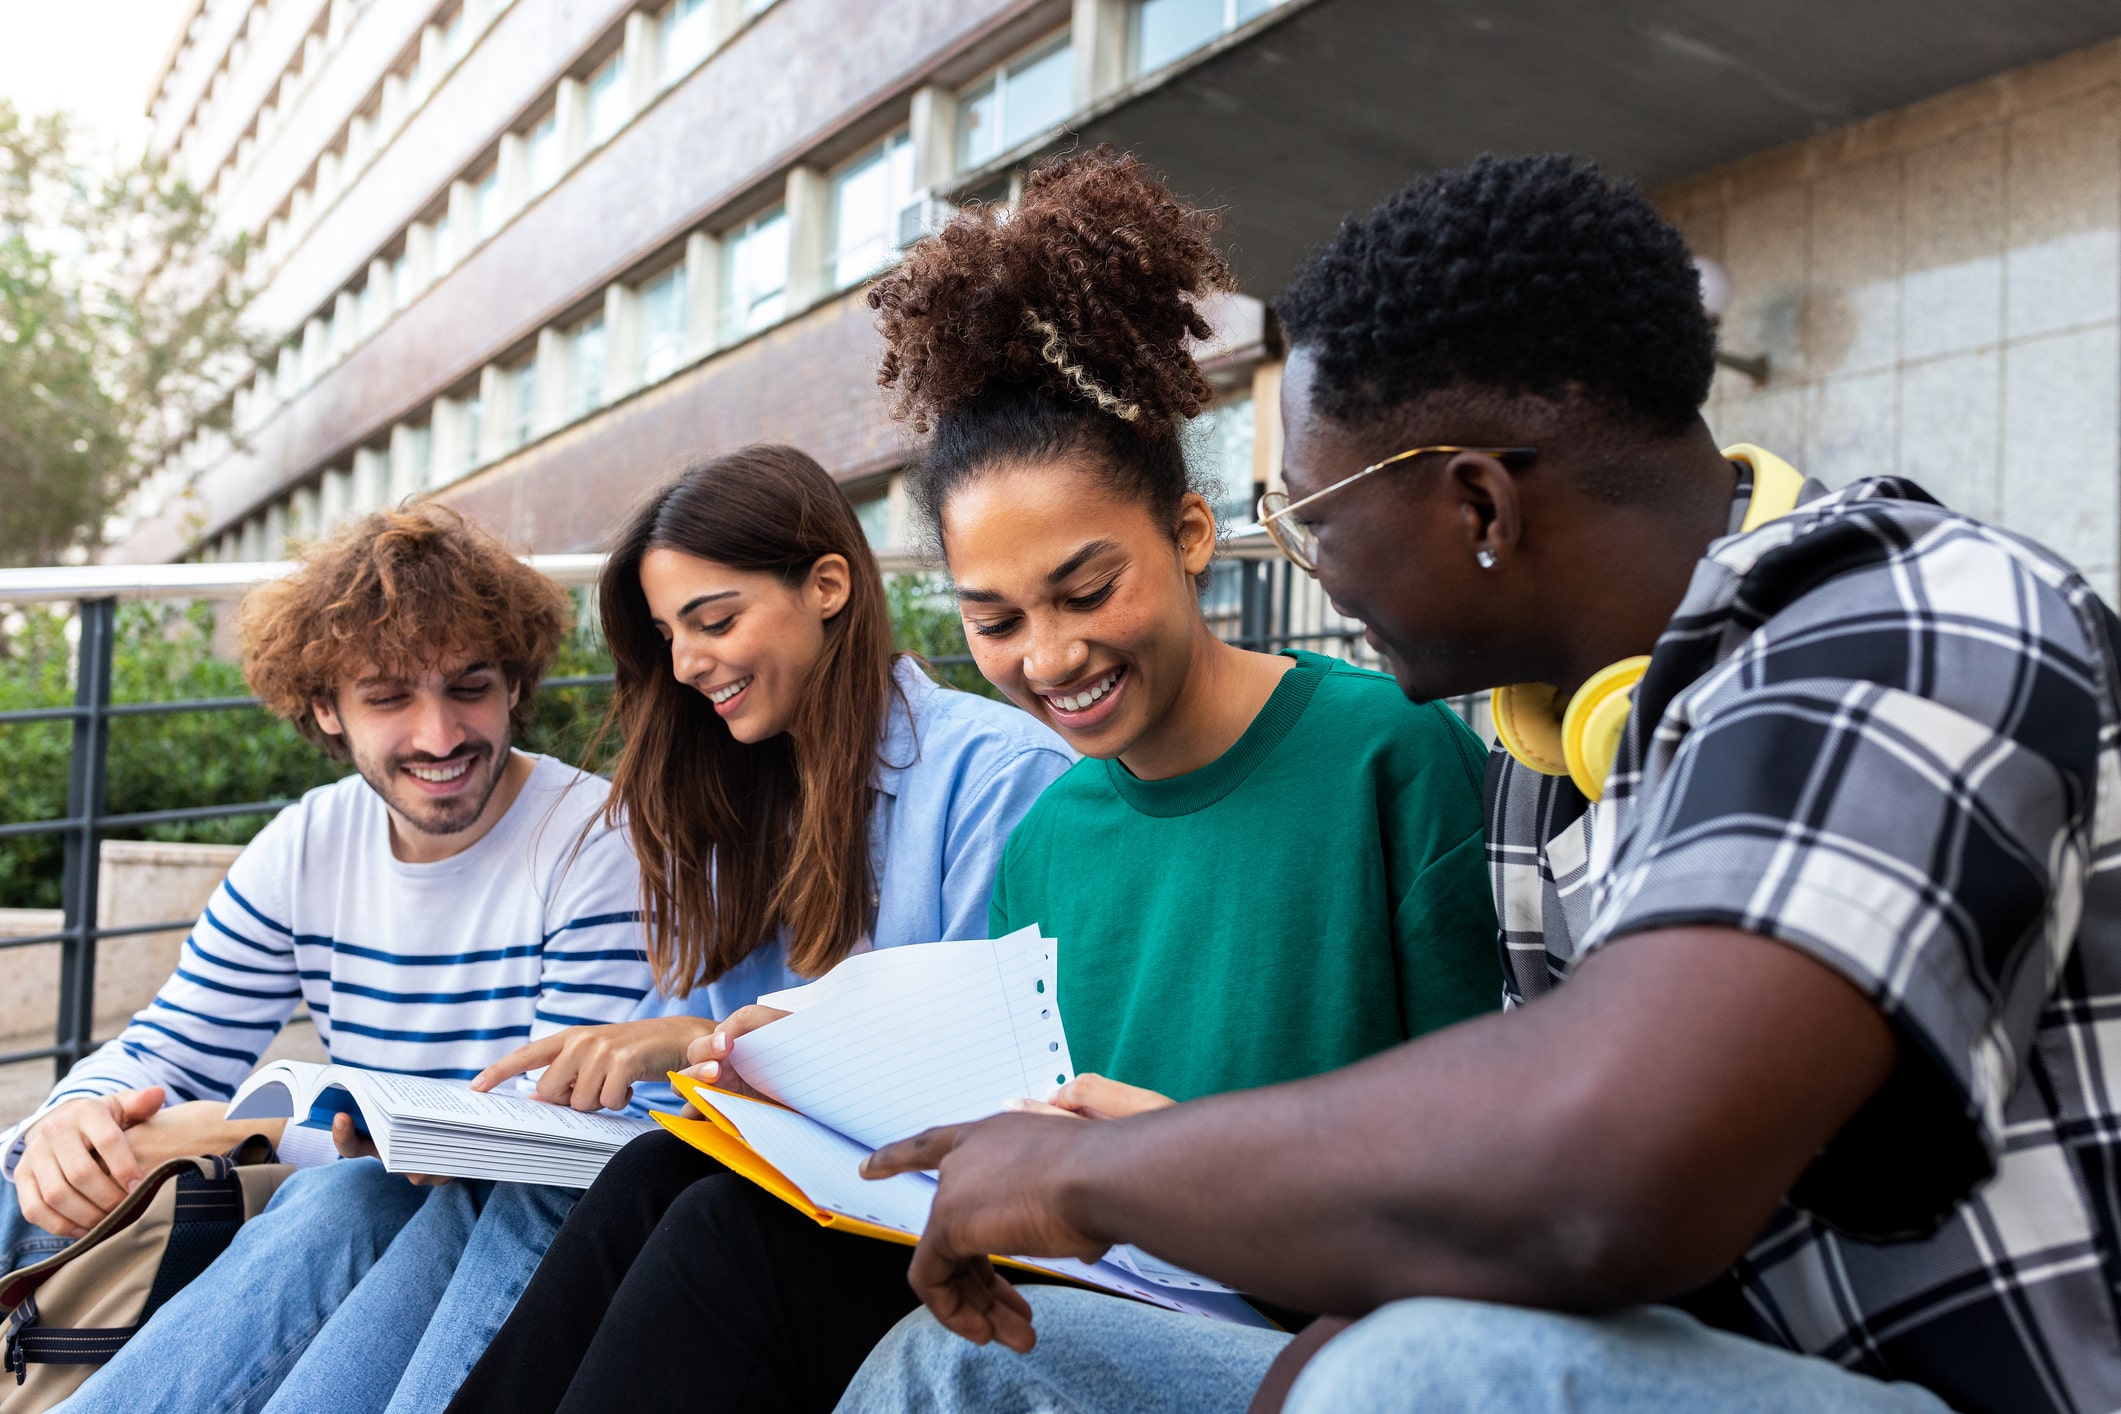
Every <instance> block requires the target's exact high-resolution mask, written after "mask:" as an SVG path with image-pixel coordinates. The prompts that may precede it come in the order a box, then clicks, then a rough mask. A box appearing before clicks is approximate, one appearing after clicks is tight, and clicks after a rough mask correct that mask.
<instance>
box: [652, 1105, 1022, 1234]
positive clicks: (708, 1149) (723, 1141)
mask: <svg viewBox="0 0 2121 1414" xmlns="http://www.w3.org/2000/svg"><path fill="white" fill-rule="evenodd" d="M670 1083H671V1085H672V1086H674V1087H675V1088H676V1090H677V1092H678V1093H679V1094H680V1095H682V1096H684V1097H685V1098H686V1099H687V1100H689V1101H691V1103H692V1107H693V1108H694V1109H696V1110H698V1111H699V1112H700V1113H701V1114H702V1115H704V1116H706V1118H704V1119H681V1118H679V1117H678V1116H676V1115H667V1114H663V1113H662V1112H660V1111H658V1112H656V1116H655V1121H656V1123H657V1124H660V1125H662V1126H663V1128H665V1129H667V1130H669V1131H670V1132H671V1133H672V1134H675V1135H676V1136H677V1137H678V1138H680V1139H682V1140H684V1141H685V1142H686V1143H687V1144H690V1145H691V1146H692V1147H693V1148H695V1149H697V1150H699V1151H700V1152H701V1153H703V1154H705V1155H706V1156H707V1157H708V1158H710V1159H713V1160H715V1161H717V1162H718V1163H720V1164H721V1165H722V1166H723V1167H724V1168H727V1169H728V1170H729V1171H730V1172H731V1173H735V1174H741V1175H743V1176H744V1177H745V1178H748V1179H750V1180H751V1181H752V1182H753V1183H756V1184H757V1185H758V1186H759V1187H761V1188H763V1189H765V1190H766V1191H767V1192H768V1193H771V1194H772V1195H773V1196H774V1197H776V1198H778V1199H780V1200H781V1201H782V1202H783V1203H786V1204H787V1205H788V1206H789V1207H791V1208H794V1209H795V1210H796V1211H797V1212H799V1213H804V1214H807V1215H808V1216H809V1217H811V1218H812V1219H814V1220H816V1221H817V1222H819V1223H822V1224H823V1225H824V1226H826V1227H829V1228H833V1229H835V1230H837V1231H840V1232H852V1233H857V1234H859V1235H860V1236H863V1237H881V1238H882V1239H884V1241H886V1242H898V1243H903V1244H904V1245H906V1246H908V1247H911V1246H912V1245H913V1244H914V1243H916V1242H918V1241H920V1234H919V1233H917V1232H905V1231H902V1230H901V1229H899V1228H895V1227H885V1226H883V1225H882V1224H880V1223H873V1222H868V1221H866V1220H864V1219H862V1218H850V1217H848V1216H847V1215H846V1214H845V1213H835V1212H832V1211H830V1210H829V1209H826V1208H821V1207H819V1206H818V1205H817V1204H815V1203H813V1202H811V1201H810V1199H809V1197H808V1196H807V1195H806V1194H805V1193H804V1192H803V1190H802V1189H800V1188H798V1187H796V1186H795V1184H794V1183H792V1182H790V1181H789V1179H788V1176H787V1175H786V1174H783V1173H782V1172H781V1171H780V1170H779V1169H777V1168H775V1167H774V1166H773V1165H772V1164H769V1163H767V1162H766V1160H765V1159H764V1158H763V1157H761V1156H760V1154H759V1153H758V1151H757V1150H755V1149H753V1148H752V1147H751V1146H750V1145H749V1144H746V1143H745V1142H744V1137H743V1136H742V1135H741V1134H738V1133H737V1132H736V1126H735V1125H733V1124H731V1123H730V1122H729V1121H728V1120H727V1119H726V1118H724V1117H723V1115H722V1112H721V1111H720V1110H718V1109H716V1108H715V1107H714V1093H715V1092H714V1090H713V1088H712V1087H710V1086H706V1085H702V1084H700V1082H699V1081H697V1080H695V1079H693V1078H692V1077H691V1076H689V1075H680V1074H678V1073H677V1072H676V1071H672V1072H670ZM996 1260H1007V1259H1005V1258H997V1259H996ZM1010 1265H1011V1266H1021V1265H1022V1264H1021V1263H1014V1262H1012V1263H1010Z"/></svg>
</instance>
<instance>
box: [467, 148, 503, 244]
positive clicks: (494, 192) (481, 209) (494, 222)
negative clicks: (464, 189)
mask: <svg viewBox="0 0 2121 1414" xmlns="http://www.w3.org/2000/svg"><path fill="white" fill-rule="evenodd" d="M471 212H472V222H473V224H474V225H476V226H477V227H478V234H477V235H476V236H474V237H473V240H474V241H483V240H485V239H486V238H487V237H488V236H490V235H492V234H493V233H494V232H495V231H498V230H500V229H501V169H500V166H499V165H498V164H496V165H495V166H494V167H492V168H491V169H489V170H488V171H487V173H486V175H485V176H483V177H481V178H479V180H478V183H477V185H475V186H473V187H472V189H471Z"/></svg>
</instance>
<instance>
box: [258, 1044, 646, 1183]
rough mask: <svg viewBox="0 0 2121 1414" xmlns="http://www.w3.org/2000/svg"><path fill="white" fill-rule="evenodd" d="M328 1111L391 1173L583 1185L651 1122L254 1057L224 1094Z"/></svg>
mask: <svg viewBox="0 0 2121 1414" xmlns="http://www.w3.org/2000/svg"><path fill="white" fill-rule="evenodd" d="M335 1114H349V1115H352V1116H353V1119H354V1123H355V1125H356V1126H358V1127H359V1128H360V1129H361V1130H363V1131H364V1132H365V1133H367V1134H368V1135H369V1137H370V1138H372V1139H374V1140H375V1144H376V1152H377V1153H378V1154H379V1155H381V1156H382V1159H383V1167H384V1168H386V1169H388V1170H389V1171H390V1172H392V1173H426V1174H434V1175H436V1176H438V1177H441V1176H447V1177H450V1178H490V1179H499V1180H506V1181H510V1182H517V1183H549V1184H552V1185H554V1186H555V1187H559V1188H587V1187H588V1186H589V1185H590V1184H591V1183H593V1182H595V1181H596V1176H597V1174H598V1173H600V1172H601V1171H602V1170H603V1167H604V1165H605V1163H606V1162H607V1161H608V1160H609V1159H610V1158H611V1156H612V1155H613V1154H616V1153H617V1152H618V1151H619V1150H621V1149H623V1148H625V1147H626V1145H627V1144H629V1143H631V1142H632V1141H633V1140H635V1139H638V1138H640V1136H641V1135H642V1134H643V1133H645V1132H646V1131H648V1130H650V1129H652V1128H653V1127H654V1126H653V1125H651V1124H650V1123H649V1122H648V1121H647V1120H644V1119H630V1118H628V1117H626V1116H624V1115H615V1114H601V1113H599V1114H582V1113H581V1112H579V1111H577V1110H572V1109H569V1108H568V1107H567V1106H565V1105H548V1104H544V1103H541V1102H539V1101H537V1100H531V1099H525V1098H524V1097H522V1096H520V1095H506V1094H482V1093H480V1092H479V1091H476V1090H473V1089H470V1088H469V1087H468V1086H466V1085H465V1084H464V1083H463V1082H462V1081H452V1080H428V1079H424V1078H422V1077H420V1076H417V1075H394V1074H392V1073H391V1072H389V1071H383V1070H361V1069H359V1068H357V1067H354V1066H348V1065H318V1064H316V1063H315V1062H313V1061H294V1060H278V1061H273V1062H271V1063H270V1064H268V1065H264V1066H260V1067H259V1068H258V1070H257V1072H256V1073H255V1074H253V1075H252V1076H251V1077H250V1079H248V1080H246V1081H244V1082H243V1084H242V1085H241V1086H240V1087H238V1088H237V1090H236V1093H235V1096H234V1097H233V1098H232V1099H230V1101H229V1102H228V1117H229V1118H230V1119H278V1118H281V1117H282V1116H287V1117H296V1116H299V1117H300V1121H299V1122H300V1123H302V1124H306V1125H309V1126H311V1127H314V1128H322V1129H329V1128H331V1120H332V1116H333V1115H335Z"/></svg>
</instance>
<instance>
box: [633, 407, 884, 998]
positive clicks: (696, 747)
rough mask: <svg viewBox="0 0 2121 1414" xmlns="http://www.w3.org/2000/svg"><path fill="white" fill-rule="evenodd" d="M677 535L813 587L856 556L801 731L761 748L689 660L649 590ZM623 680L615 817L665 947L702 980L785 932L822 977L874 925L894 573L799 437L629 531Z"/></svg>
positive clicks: (660, 496)
mask: <svg viewBox="0 0 2121 1414" xmlns="http://www.w3.org/2000/svg"><path fill="white" fill-rule="evenodd" d="M654 549H669V550H676V551H679V552H681V553H683V554H687V555H693V556H696V557H698V558H700V559H703V560H712V561H714V562H715V563H717V564H722V565H727V566H729V567H730V568H731V569H737V570H754V571H763V572H765V573H768V574H772V575H775V576H777V577H779V579H780V580H781V582H782V583H784V584H788V585H790V586H793V585H796V584H800V583H801V582H802V581H803V579H804V577H805V576H807V575H808V574H809V573H810V569H811V567H812V566H813V565H815V564H816V563H817V562H818V560H819V559H820V558H821V557H823V556H825V555H844V556H845V557H846V559H847V567H848V571H849V574H848V592H847V602H846V604H845V606H844V607H842V608H841V609H840V611H839V612H838V613H837V614H835V615H833V616H832V617H831V618H829V619H827V620H826V621H825V644H824V649H823V651H822V652H821V653H820V654H819V655H818V660H817V664H816V666H815V667H813V668H812V669H811V672H810V676H809V679H808V680H807V681H806V682H805V684H804V687H803V692H802V695H801V697H800V699H799V701H798V702H797V705H796V709H795V717H794V719H793V720H792V721H791V722H790V723H789V727H788V730H787V731H786V732H784V733H782V734H781V735H780V736H777V737H774V738H772V739H771V740H768V741H762V742H757V743H754V744H752V745H749V746H747V745H744V744H743V743H741V742H739V741H737V740H736V739H735V738H734V737H733V736H731V735H730V733H729V727H728V724H727V723H725V722H723V721H722V719H721V718H720V717H719V716H717V715H716V714H715V711H714V709H713V707H712V706H710V705H709V703H708V701H707V699H706V698H705V697H703V696H701V695H700V694H699V692H697V691H696V690H694V689H693V688H690V687H687V686H686V685H685V684H683V683H680V682H678V681H677V680H676V679H675V678H674V677H673V676H672V675H671V668H670V645H669V644H668V643H666V642H664V640H663V637H662V635H661V634H659V633H658V632H656V628H655V624H654V621H653V620H652V618H651V617H650V615H649V611H648V601H647V597H646V596H645V595H644V594H643V593H642V592H641V578H640V569H641V557H642V556H644V555H645V554H647V553H648V551H650V550H654ZM600 598H601V608H602V613H603V619H604V639H605V641H606V643H608V644H609V645H610V648H611V658H612V664H613V666H614V668H615V670H616V674H617V678H618V687H617V692H616V694H615V695H614V697H613V699H612V704H611V715H610V717H609V718H608V719H607V725H608V726H610V727H615V728H617V729H618V730H619V731H621V732H622V733H623V734H624V743H625V744H624V747H623V748H622V749H621V751H620V753H619V759H618V764H617V766H616V767H615V768H614V769H613V771H612V783H613V789H612V792H611V800H610V803H609V804H608V805H607V806H606V807H605V810H606V818H607V819H608V820H610V821H612V822H613V823H618V822H620V821H623V822H624V823H625V825H626V828H627V829H628V831H629V832H630V833H631V835H632V837H633V847H634V853H635V854H636V855H638V856H639V858H640V862H641V912H642V922H643V925H644V928H645V930H646V932H647V935H648V957H649V960H650V962H651V963H652V965H653V966H654V968H655V974H656V980H657V982H658V983H659V985H661V987H662V988H663V990H664V991H665V992H668V993H673V994H675V995H678V996H684V995H685V994H687V993H689V992H690V991H691V990H692V989H693V988H694V987H696V986H702V985H704V984H706V983H708V982H712V981H713V980H714V979H715V978H717V977H720V976H721V975H722V974H723V973H725V972H727V971H728V970H729V969H730V968H732V967H734V966H736V965H737V964H738V963H739V962H741V961H743V960H744V958H746V957H747V956H749V955H750V954H751V952H752V950H753V949H755V948H757V947H759V946H760V945H761V944H763V943H765V942H767V941H768V940H769V939H771V938H772V937H773V936H774V934H775V932H776V931H777V930H779V929H782V928H785V929H786V930H787V933H788V965H789V966H790V967H791V968H793V969H794V970H795V971H796V972H799V973H801V974H803V975H804V976H816V975H817V974H818V973H821V972H823V971H825V970H826V969H827V968H829V967H831V966H832V965H833V964H834V963H836V962H838V961H839V960H840V959H841V958H843V957H845V956H847V954H848V952H849V950H851V949H852V948H853V946H854V944H855V942H856V941H857V940H858V939H859V938H860V937H861V935H862V933H863V931H864V930H865V929H866V928H867V927H868V923H869V896H870V891H871V888H872V886H873V884H874V880H873V878H872V873H873V871H872V868H871V865H870V860H869V812H870V809H871V807H872V805H873V804H874V796H875V786H874V771H875V767H876V763H877V760H878V756H879V751H880V749H881V743H882V738H883V733H884V723H885V714H886V713H887V711H888V710H889V707H890V699H891V695H892V692H893V684H892V680H891V663H892V656H893V655H892V650H891V621H890V616H889V614H888V613H887V611H886V609H885V606H884V582H883V577H882V576H881V575H880V574H879V573H878V571H877V567H876V557H875V556H874V555H873V554H871V553H870V550H869V542H868V539H867V538H866V537H865V536H864V535H863V534H862V527H861V523H860V522H859V521H858V520H856V519H855V514H854V507H853V506H852V505H850V504H849V503H848V500H847V497H846V495H845V493H843V492H842V491H841V490H840V488H839V486H838V485H837V484H836V483H835V482H834V481H833V479H832V478H831V477H830V476H829V475H827V474H826V472H825V469H824V468H823V467H821V466H819V465H818V464H817V463H816V462H814V461H812V460H811V459H810V458H809V457H807V456H805V455H804V454H803V453H801V452H799V451H797V450H796V449H795V448H793V447H781V446H759V447H746V448H745V449H744V450H742V451H740V452H732V453H730V454H729V455H727V456H721V457H716V458H714V459H713V460H711V461H707V462H702V463H700V464H699V465H696V466H694V467H692V468H690V469H689V470H687V471H686V472H685V473H684V474H683V475H681V476H679V477H678V479H677V480H675V481H673V482H671V483H670V484H669V485H668V486H665V487H663V488H662V489H661V490H660V491H658V492H656V493H655V495H654V496H652V497H651V498H649V500H648V503H647V504H646V505H644V506H642V507H641V508H640V510H639V511H638V512H636V513H635V515H634V517H633V520H632V522H631V523H629V524H628V525H627V527H626V529H625V530H624V531H623V532H622V533H621V534H620V536H619V538H618V542H617V543H616V544H615V545H614V546H613V547H612V551H611V558H610V559H609V560H608V561H607V562H606V564H605V566H604V576H603V581H602V586H601V592H600Z"/></svg>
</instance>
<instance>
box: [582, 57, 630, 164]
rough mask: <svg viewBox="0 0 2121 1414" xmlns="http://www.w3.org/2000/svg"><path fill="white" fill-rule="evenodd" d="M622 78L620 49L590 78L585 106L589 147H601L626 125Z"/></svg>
mask: <svg viewBox="0 0 2121 1414" xmlns="http://www.w3.org/2000/svg"><path fill="white" fill-rule="evenodd" d="M625 79H626V55H625V52H624V51H623V50H622V51H620V52H619V53H617V54H614V55H612V56H611V59H610V61H609V62H607V63H606V64H605V65H604V67H603V68H601V69H598V70H597V71H596V72H595V73H593V74H591V75H590V76H589V95H588V105H587V106H588V116H589V145H590V146H591V147H597V146H600V145H602V144H603V143H604V142H606V141H608V140H609V139H610V137H611V135H612V134H613V133H615V132H617V131H618V130H619V129H620V128H621V127H623V126H625V123H626V118H627V116H628V115H627V112H626V83H625Z"/></svg>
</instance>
